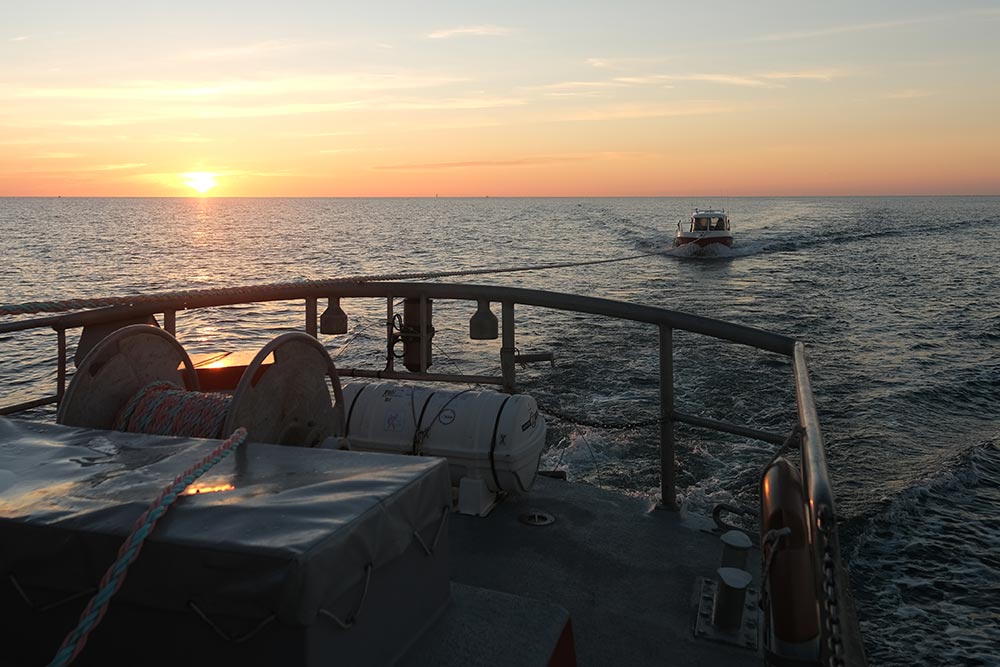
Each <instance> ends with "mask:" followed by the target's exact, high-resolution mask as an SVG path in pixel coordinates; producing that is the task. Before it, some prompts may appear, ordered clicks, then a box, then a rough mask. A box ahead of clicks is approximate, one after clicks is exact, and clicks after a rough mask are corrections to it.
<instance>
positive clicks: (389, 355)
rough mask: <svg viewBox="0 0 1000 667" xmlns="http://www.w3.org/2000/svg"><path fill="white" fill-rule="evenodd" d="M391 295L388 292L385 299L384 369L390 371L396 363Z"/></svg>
mask: <svg viewBox="0 0 1000 667" xmlns="http://www.w3.org/2000/svg"><path fill="white" fill-rule="evenodd" d="M392 320H393V312H392V295H391V294H390V295H389V296H388V297H386V300H385V370H387V371H392V370H393V368H394V366H395V365H396V357H395V353H394V352H393V349H394V348H393V345H392V344H393V342H395V341H394V340H393V337H392V335H393V329H392Z"/></svg>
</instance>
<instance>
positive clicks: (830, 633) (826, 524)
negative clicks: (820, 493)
mask: <svg viewBox="0 0 1000 667" xmlns="http://www.w3.org/2000/svg"><path fill="white" fill-rule="evenodd" d="M817 524H818V525H819V531H820V534H821V535H822V539H823V591H822V592H823V610H824V611H825V612H826V613H825V614H824V617H825V618H824V625H825V626H826V627H825V628H824V629H825V630H826V633H825V634H826V638H825V642H824V643H825V646H824V648H825V649H826V650H827V664H828V665H829V666H830V667H844V664H845V663H844V642H843V637H841V633H840V605H839V604H838V600H837V571H836V560H835V559H834V553H833V547H832V546H831V544H830V517H829V511H828V509H827V508H826V507H821V508H820V509H819V513H818V515H817Z"/></svg>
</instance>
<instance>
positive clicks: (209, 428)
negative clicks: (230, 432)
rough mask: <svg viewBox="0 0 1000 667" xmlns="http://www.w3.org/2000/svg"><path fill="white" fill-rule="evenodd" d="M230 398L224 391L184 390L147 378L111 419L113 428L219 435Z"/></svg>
mask: <svg viewBox="0 0 1000 667" xmlns="http://www.w3.org/2000/svg"><path fill="white" fill-rule="evenodd" d="M231 402H232V398H231V397H230V396H228V395H226V394H214V393H202V392H197V391H185V390H184V389H181V388H180V387H178V386H177V385H175V384H174V383H172V382H166V381H164V380H158V381H156V382H151V383H149V384H148V385H146V386H145V387H143V388H142V389H140V390H139V391H137V392H136V393H135V395H134V396H132V398H130V399H129V400H128V402H127V403H126V404H125V406H124V407H123V408H122V409H121V412H119V413H118V417H117V418H116V419H115V426H114V429H115V430H116V431H127V432H129V433H148V434H150V435H176V436H186V437H195V438H219V437H222V427H223V425H224V424H225V422H226V413H227V412H228V410H229V404H230V403H231Z"/></svg>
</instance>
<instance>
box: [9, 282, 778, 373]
mask: <svg viewBox="0 0 1000 667" xmlns="http://www.w3.org/2000/svg"><path fill="white" fill-rule="evenodd" d="M477 295H478V298H481V299H486V300H488V301H493V302H498V303H503V302H507V301H509V302H512V303H516V304H519V305H525V306H540V307H543V308H552V309H556V310H568V311H573V312H579V313H587V314H590V315H604V316H608V317H615V318H618V319H625V320H632V321H634V322H646V323H648V324H656V325H661V326H662V325H666V326H669V327H671V328H674V329H683V330H685V331H690V332H692V333H698V334H703V335H706V336H712V337H714V338H721V339H723V340H729V341H732V342H734V343H740V344H743V345H749V346H751V347H757V348H760V349H764V350H768V351H770V352H776V353H778V354H782V355H784V356H789V357H790V356H791V355H792V347H793V345H794V344H795V340H794V339H793V338H789V337H788V336H782V335H781V334H776V333H771V332H770V331H764V330H763V329H755V328H754V327H748V326H745V325H741V324H732V323H730V322H723V321H721V320H714V319H711V318H708V317H702V316H700V315H691V314H688V313H683V312H680V311H676V310H668V309H666V308H658V307H655V306H644V305H640V304H634V303H628V302H624V301H613V300H611V299H601V298H598V297H589V296H580V295H577V294H567V293H561V292H549V291H545V290H536V289H526V288H522V287H498V286H494V285H474V284H462V283H457V284H456V283H409V282H398V283H397V282H368V283H343V284H335V285H329V286H311V285H308V284H304V285H301V286H299V285H287V286H279V287H273V288H268V289H262V290H261V291H259V292H249V293H244V292H241V293H240V294H238V295H234V296H229V295H224V296H215V295H209V296H194V297H190V296H185V297H182V298H170V297H165V298H163V299H162V300H156V301H148V302H143V303H140V304H136V305H133V306H112V307H110V308H100V309H97V310H89V311H82V312H77V313H70V314H67V315H57V316H47V317H40V318H33V319H28V320H21V321H18V322H0V333H10V332H14V331H23V330H26V329H33V328H37V327H56V328H64V329H71V328H74V327H80V326H84V325H87V324H99V323H103V322H114V321H116V320H119V319H122V318H123V317H124V316H125V314H126V313H127V314H129V315H130V316H132V317H135V316H143V315H151V314H153V313H162V312H164V311H165V310H173V311H176V310H189V309H193V308H211V307H217V306H231V305H236V304H241V303H256V302H264V301H295V300H299V299H308V298H322V297H329V296H340V297H348V298H351V297H355V298H356V297H379V296H380V297H389V296H394V297H412V298H420V297H421V296H426V297H427V298H431V299H459V300H472V299H475V298H476V296H477Z"/></svg>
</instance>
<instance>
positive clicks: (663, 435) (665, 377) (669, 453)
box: [659, 324, 678, 510]
mask: <svg viewBox="0 0 1000 667" xmlns="http://www.w3.org/2000/svg"><path fill="white" fill-rule="evenodd" d="M673 415H674V330H673V329H672V328H670V327H668V326H666V325H662V324H661V325H660V505H659V506H660V507H661V508H662V509H668V510H677V509H678V507H677V490H676V489H675V487H674V416H673Z"/></svg>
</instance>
